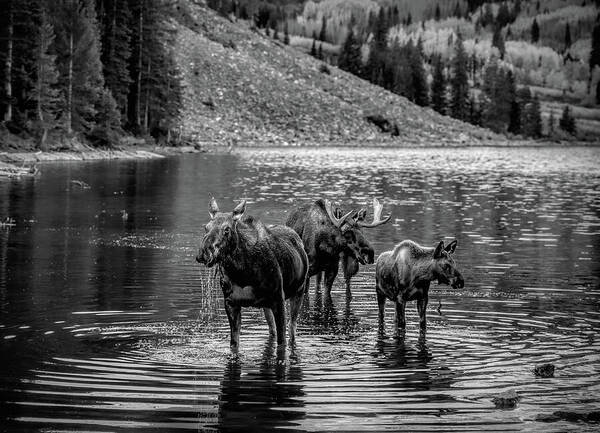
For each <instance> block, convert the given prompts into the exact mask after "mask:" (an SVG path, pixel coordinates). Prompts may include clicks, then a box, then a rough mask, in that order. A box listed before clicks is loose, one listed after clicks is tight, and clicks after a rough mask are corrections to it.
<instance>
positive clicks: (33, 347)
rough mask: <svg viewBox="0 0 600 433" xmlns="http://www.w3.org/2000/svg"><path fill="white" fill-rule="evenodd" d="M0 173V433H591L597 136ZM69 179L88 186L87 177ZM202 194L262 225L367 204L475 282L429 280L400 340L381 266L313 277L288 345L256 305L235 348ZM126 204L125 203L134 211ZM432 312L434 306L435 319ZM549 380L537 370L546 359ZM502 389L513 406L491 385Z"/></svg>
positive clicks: (599, 388)
mask: <svg viewBox="0 0 600 433" xmlns="http://www.w3.org/2000/svg"><path fill="white" fill-rule="evenodd" d="M42 172H43V173H42V176H41V177H39V178H37V179H35V180H27V179H26V180H22V181H18V182H17V181H0V219H1V220H3V219H4V218H5V217H11V218H14V219H15V220H16V224H17V225H16V227H12V228H10V229H9V228H0V393H1V398H0V429H2V430H6V431H32V430H33V431H36V430H39V431H73V430H76V431H82V430H85V431H103V432H104V431H115V430H119V431H121V430H134V431H143V432H146V431H152V430H155V431H185V430H194V431H205V430H235V429H243V430H245V431H253V430H256V431H258V430H260V431H268V430H272V429H279V428H281V429H286V430H292V431H293V430H309V431H323V430H340V431H347V430H372V431H384V430H398V429H404V430H409V431H429V430H440V431H452V430H457V431H465V430H471V431H480V430H486V429H487V430H495V431H499V430H502V431H514V430H517V431H518V430H523V431H532V430H533V431H535V430H538V431H567V430H577V431H581V430H589V431H594V430H596V429H597V428H598V424H594V423H589V422H579V423H576V422H571V421H566V420H557V421H555V422H542V421H540V420H539V417H540V416H546V415H549V414H551V413H553V412H554V411H557V410H563V411H573V412H577V413H584V412H587V411H591V410H598V408H599V405H600V338H599V336H598V330H599V328H600V149H593V148H568V149H567V148H551V149H539V148H519V149H504V148H492V149H484V148H474V149H408V150H406V149H398V150H390V149H381V150H377V149H374V150H373V149H370V150H349V149H295V150H294V149H290V150H254V151H250V150H248V151H246V150H242V151H239V152H237V153H234V154H198V155H191V156H183V157H174V158H167V159H163V160H153V161H128V162H89V163H56V164H47V165H43V166H42ZM72 180H81V181H84V182H86V183H87V184H89V185H90V187H91V188H90V189H82V188H81V187H79V186H77V185H76V184H74V183H72V182H71V181H72ZM211 196H215V197H216V198H217V200H218V201H219V204H220V206H221V209H232V208H233V206H234V205H235V203H236V201H237V200H239V199H241V198H245V199H247V200H248V208H247V209H248V212H249V213H250V214H253V215H255V216H258V217H260V218H261V219H262V220H263V221H265V222H267V223H281V222H283V221H285V219H286V216H287V214H288V212H289V211H290V209H292V208H293V207H294V206H297V205H299V204H302V203H306V202H308V201H310V200H314V199H315V198H318V197H328V198H331V199H334V200H336V201H338V202H339V203H341V204H342V205H343V207H344V209H350V208H358V207H359V206H362V205H364V204H365V203H367V202H369V203H370V201H371V200H372V198H373V197H378V198H379V199H381V200H382V201H383V203H384V209H385V210H384V213H385V214H387V213H388V212H390V211H391V212H392V213H393V218H392V221H391V223H389V224H387V225H385V226H382V227H379V228H375V229H371V230H369V231H368V233H369V235H370V239H371V241H372V242H373V244H374V246H375V249H376V254H379V253H380V252H382V251H384V250H387V249H391V248H392V247H393V245H394V244H395V243H398V242H399V241H401V240H403V239H413V240H415V241H417V242H419V243H422V244H424V245H431V246H433V245H434V244H435V243H436V242H438V241H439V240H441V239H444V240H451V239H454V238H456V239H458V248H457V251H456V255H455V256H456V260H457V262H458V263H459V267H460V269H461V271H462V273H463V275H464V277H465V282H466V285H465V288H464V289H461V290H452V289H451V288H449V287H447V286H437V285H435V284H434V285H433V286H432V290H431V292H430V306H429V311H428V317H429V321H428V332H427V334H426V335H424V336H419V332H418V317H417V314H416V305H414V303H411V304H409V305H408V307H407V331H406V336H405V338H404V339H395V338H394V309H393V306H392V304H391V303H388V304H387V310H386V311H387V314H386V334H385V335H383V336H380V335H378V332H377V307H376V299H375V292H374V266H373V265H370V266H365V267H363V268H362V269H361V272H360V273H359V274H358V275H357V277H356V278H355V279H354V282H353V289H352V294H353V297H352V299H351V300H350V299H347V297H346V292H345V289H344V287H343V284H342V282H341V281H340V280H338V281H336V283H335V285H334V287H333V291H332V296H331V298H329V297H327V296H325V295H324V294H323V293H322V292H317V291H315V286H314V284H313V285H312V287H311V292H310V295H309V299H308V301H307V302H306V303H305V305H304V309H303V311H302V314H301V318H300V323H299V328H298V338H297V340H298V341H297V344H296V346H295V347H292V348H288V350H287V352H286V354H285V356H283V357H282V356H278V355H277V353H276V350H275V347H274V343H273V342H272V341H271V342H269V340H268V337H267V335H268V331H267V326H266V323H265V321H264V317H263V315H262V312H261V311H258V310H252V309H246V310H244V313H243V325H242V337H241V345H240V346H241V347H240V355H239V357H232V356H231V355H230V352H229V327H228V324H227V319H226V317H225V313H224V310H223V300H222V295H221V294H220V289H219V288H218V287H217V286H216V285H215V282H214V280H213V278H212V272H210V271H209V270H207V269H205V268H203V267H202V266H200V265H199V264H197V263H196V262H195V260H194V257H195V254H196V249H197V246H198V242H199V239H200V236H201V234H202V231H203V230H202V227H203V225H204V224H205V223H206V222H207V220H208V212H207V203H208V201H209V199H210V197H211ZM124 213H126V215H124ZM439 303H441V315H439V314H438V313H437V311H436V309H437V307H438V305H439ZM545 362H551V363H553V364H555V366H556V373H555V377H554V378H547V379H543V378H538V377H536V376H535V375H534V374H533V372H532V369H533V368H534V367H535V366H536V365H539V364H541V363H545ZM510 390H514V391H515V392H517V393H518V395H519V397H520V401H519V403H518V405H517V407H516V408H514V409H511V410H507V409H497V408H496V407H495V406H494V403H493V402H492V398H493V397H494V396H495V395H496V394H498V393H501V392H504V391H510Z"/></svg>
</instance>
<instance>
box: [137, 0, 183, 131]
mask: <svg viewBox="0 0 600 433" xmlns="http://www.w3.org/2000/svg"><path fill="white" fill-rule="evenodd" d="M129 2H130V3H129V6H130V10H131V11H132V24H134V23H135V25H132V27H133V34H132V44H133V47H134V48H133V50H132V56H131V61H130V71H131V76H132V78H133V82H132V84H131V87H130V92H129V104H128V105H129V110H128V119H129V127H130V129H131V130H132V131H133V132H135V133H142V134H148V133H150V134H154V135H156V134H158V133H160V134H166V135H168V134H169V127H170V125H171V124H172V122H173V121H174V117H173V116H177V115H178V114H177V113H178V112H179V110H180V106H181V99H180V98H181V82H180V74H179V71H178V70H177V68H176V65H175V63H174V61H173V53H172V50H171V49H170V47H172V46H173V45H174V37H175V34H174V30H173V29H172V27H171V26H169V25H168V23H167V19H168V17H169V9H168V3H165V2H159V1H149V0H129Z"/></svg>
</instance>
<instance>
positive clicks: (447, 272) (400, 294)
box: [375, 240, 465, 332]
mask: <svg viewBox="0 0 600 433" xmlns="http://www.w3.org/2000/svg"><path fill="white" fill-rule="evenodd" d="M456 245H457V242H456V240H454V241H452V242H450V243H449V244H448V245H447V246H444V241H440V243H439V244H438V245H437V246H436V247H435V248H428V247H422V246H420V245H419V244H417V243H416V242H413V241H410V240H405V241H402V242H400V243H399V244H398V245H396V247H395V248H394V249H393V250H392V251H386V252H384V253H382V254H381V255H380V256H379V257H378V258H377V264H376V268H375V281H376V287H375V290H376V291H377V303H378V304H379V325H380V326H383V317H384V310H385V300H386V298H387V299H390V300H391V301H394V302H395V303H396V324H397V329H398V331H400V332H403V331H404V329H405V327H406V319H405V317H404V309H405V305H406V303H407V302H408V301H414V300H416V301H417V310H418V312H419V320H420V325H421V330H425V329H426V328H427V318H426V315H425V310H426V309H427V301H428V297H429V285H430V284H431V282H432V281H435V280H437V281H438V283H440V284H449V285H451V286H452V288H462V287H464V284H465V282H464V280H463V277H462V275H461V273H460V272H459V271H458V269H456V263H454V260H453V259H452V257H451V255H452V254H453V253H454V251H455V250H456Z"/></svg>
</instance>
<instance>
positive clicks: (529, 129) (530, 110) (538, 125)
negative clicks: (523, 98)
mask: <svg viewBox="0 0 600 433" xmlns="http://www.w3.org/2000/svg"><path fill="white" fill-rule="evenodd" d="M522 118H523V126H522V132H523V135H525V136H526V137H532V138H540V137H541V136H542V115H541V107H540V101H539V99H538V97H537V95H536V96H534V97H533V99H530V101H529V102H528V103H527V104H525V105H524V106H523V114H522Z"/></svg>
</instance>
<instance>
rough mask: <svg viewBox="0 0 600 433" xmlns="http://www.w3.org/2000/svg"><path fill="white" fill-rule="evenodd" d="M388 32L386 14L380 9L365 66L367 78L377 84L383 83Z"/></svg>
mask: <svg viewBox="0 0 600 433" xmlns="http://www.w3.org/2000/svg"><path fill="white" fill-rule="evenodd" d="M387 32H388V29H387V27H386V19H385V14H384V13H383V10H382V9H380V11H379V14H378V16H377V19H376V21H375V24H374V30H373V39H372V41H371V44H370V45H369V57H368V59H367V64H366V65H365V68H364V73H365V78H366V79H367V80H369V81H370V82H372V83H374V84H377V85H382V84H383V75H384V68H385V58H386V53H387V50H388V47H387Z"/></svg>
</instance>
